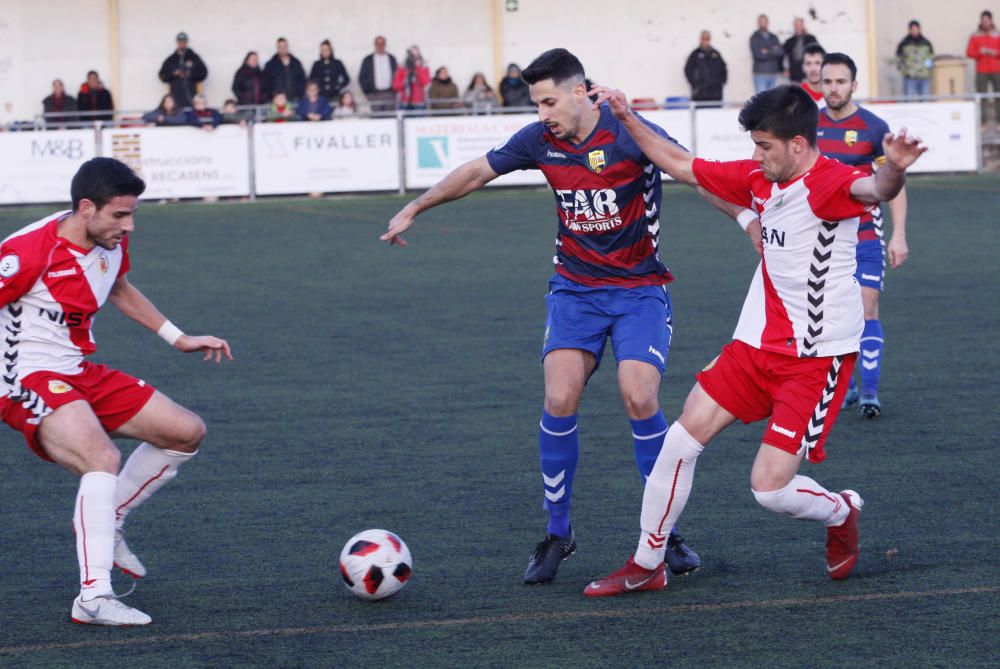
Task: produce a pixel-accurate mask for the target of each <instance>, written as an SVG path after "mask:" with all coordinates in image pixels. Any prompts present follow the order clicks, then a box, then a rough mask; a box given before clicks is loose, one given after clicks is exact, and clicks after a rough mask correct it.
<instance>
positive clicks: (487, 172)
mask: <svg viewBox="0 0 1000 669" xmlns="http://www.w3.org/2000/svg"><path fill="white" fill-rule="evenodd" d="M497 176H498V175H497V173H496V172H494V171H493V168H492V167H490V163H489V161H488V160H486V156H482V157H480V158H476V159H475V160H470V161H469V162H467V163H465V164H463V165H459V166H458V167H456V168H455V169H454V170H452V171H451V172H450V173H449V174H448V175H447V176H446V177H445V178H444V179H441V181H439V182H437V183H436V184H434V185H433V186H432V187H431V188H430V190H428V191H425V192H424V193H423V194H422V195H421V196H420V197H418V198H417V199H415V200H413V201H412V202H410V203H409V204H408V205H406V206H405V207H403V208H402V209H400V210H399V213H397V214H396V215H395V216H393V217H392V220H390V221H389V230H388V231H387V232H386V233H385V234H384V235H382V236H381V237H379V239H381V240H382V241H383V242H389V243H390V244H399V245H400V246H406V241H405V240H404V239H403V238H402V237H400V235H401V234H402V233H404V232H406V231H407V230H408V229H409V228H410V226H411V225H413V219H415V218H416V217H417V214H419V213H420V212H423V211H426V210H428V209H430V208H431V207H436V206H438V205H439V204H444V203H445V202H451V201H452V200H457V199H459V198H462V197H465V196H466V195H468V194H469V193H471V192H472V191H474V190H479V189H480V188H482V187H483V186H485V185H486V184H488V183H489V182H491V181H493V180H494V179H496V178H497Z"/></svg>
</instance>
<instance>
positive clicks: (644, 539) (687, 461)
mask: <svg viewBox="0 0 1000 669" xmlns="http://www.w3.org/2000/svg"><path fill="white" fill-rule="evenodd" d="M704 448H705V447H704V446H702V445H701V444H699V443H698V442H697V441H696V440H695V438H694V437H692V436H691V435H690V434H688V431H687V430H685V429H684V426H683V425H681V424H680V423H679V422H677V421H674V423H673V425H671V426H670V429H669V430H668V431H667V436H666V437H665V438H664V440H663V448H662V449H660V455H659V456H658V457H657V458H656V464H655V465H653V471H652V472H650V474H649V478H648V479H646V489H645V491H644V492H643V495H642V516H641V520H640V523H641V525H642V534H641V535H640V537H639V546H638V547H637V548H636V549H635V558H634V559H635V562H636V564H638V565H639V566H640V567H644V568H646V569H656V568H657V567H658V566H659V565H661V564H663V556H664V554H665V553H666V551H667V535H668V534H669V533H670V528H672V527H673V526H674V525H675V524H677V519H678V518H679V517H680V515H681V511H683V510H684V506H685V505H686V504H687V500H688V495H690V494H691V485H692V484H693V482H694V466H695V463H696V462H697V460H698V456H699V455H700V454H701V452H702V450H704Z"/></svg>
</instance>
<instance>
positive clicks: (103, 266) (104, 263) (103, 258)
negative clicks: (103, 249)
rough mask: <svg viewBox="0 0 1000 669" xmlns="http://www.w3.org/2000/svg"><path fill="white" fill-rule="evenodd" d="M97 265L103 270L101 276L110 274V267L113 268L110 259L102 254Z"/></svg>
mask: <svg viewBox="0 0 1000 669" xmlns="http://www.w3.org/2000/svg"><path fill="white" fill-rule="evenodd" d="M97 264H98V265H99V266H100V268H101V274H107V273H108V267H110V266H111V263H110V262H109V261H108V257H107V256H106V255H104V254H103V253H102V254H101V255H100V257H99V258H98V259H97Z"/></svg>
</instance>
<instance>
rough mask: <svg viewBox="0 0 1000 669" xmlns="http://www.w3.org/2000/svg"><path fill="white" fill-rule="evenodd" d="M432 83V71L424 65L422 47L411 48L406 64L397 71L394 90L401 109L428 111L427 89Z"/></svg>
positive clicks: (407, 54)
mask: <svg viewBox="0 0 1000 669" xmlns="http://www.w3.org/2000/svg"><path fill="white" fill-rule="evenodd" d="M430 82H431V71H430V70H429V69H428V68H427V66H426V65H424V58H423V56H421V55H420V47H418V46H411V47H410V48H409V49H407V50H406V64H405V65H404V66H403V67H400V68H398V69H397V70H396V74H395V76H394V77H393V80H392V88H393V90H394V91H396V93H397V94H398V95H399V107H400V109H426V108H427V95H426V92H425V89H426V88H427V84H429V83H430Z"/></svg>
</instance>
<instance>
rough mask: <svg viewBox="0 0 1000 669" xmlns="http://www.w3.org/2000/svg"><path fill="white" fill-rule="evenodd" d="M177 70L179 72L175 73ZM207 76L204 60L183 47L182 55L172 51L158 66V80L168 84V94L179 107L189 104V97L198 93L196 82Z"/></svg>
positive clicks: (188, 105) (198, 82)
mask: <svg viewBox="0 0 1000 669" xmlns="http://www.w3.org/2000/svg"><path fill="white" fill-rule="evenodd" d="M178 70H179V71H180V72H181V74H177V71H178ZM207 76H208V68H207V67H205V62H204V61H203V60H202V59H201V56H199V55H198V54H196V53H195V52H194V51H193V50H192V49H185V50H184V53H183V55H182V54H181V53H180V52H179V51H174V52H173V53H172V54H170V55H169V56H167V58H166V60H164V61H163V65H161V66H160V81H162V82H164V83H166V84H170V94H171V95H172V96H174V102H176V103H177V106H178V107H181V108H183V107H190V106H191V99H192V98H193V97H194V96H195V95H197V93H198V84H200V83H201V82H203V81H205V77H207Z"/></svg>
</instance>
